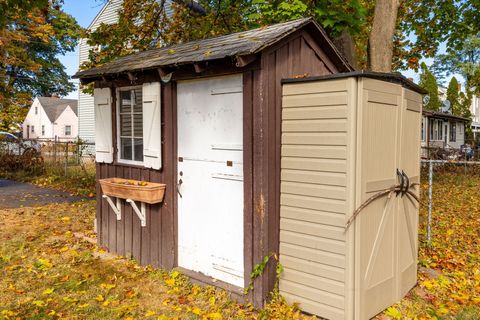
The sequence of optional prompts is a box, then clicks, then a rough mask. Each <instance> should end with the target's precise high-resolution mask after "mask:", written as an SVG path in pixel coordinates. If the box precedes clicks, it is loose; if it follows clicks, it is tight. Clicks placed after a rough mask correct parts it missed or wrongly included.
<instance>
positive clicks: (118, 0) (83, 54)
mask: <svg viewBox="0 0 480 320" xmlns="http://www.w3.org/2000/svg"><path fill="white" fill-rule="evenodd" d="M122 3H123V1H122V0H110V1H109V2H108V3H107V4H106V5H105V7H104V8H103V9H102V10H101V11H100V13H99V14H98V15H97V16H96V17H95V19H94V20H93V22H92V24H91V25H90V27H89V29H90V30H95V29H96V28H98V26H100V24H101V23H106V24H113V23H115V22H117V20H118V11H119V10H120V8H121V6H122ZM91 48H92V47H90V46H89V45H87V43H86V40H85V39H82V40H81V41H80V48H79V52H80V57H79V59H80V65H82V63H84V62H85V61H87V60H88V53H89V51H90V49H91ZM78 123H79V127H78V136H79V137H80V138H81V139H82V140H85V141H87V142H94V141H95V114H94V108H93V97H92V96H91V95H88V94H84V93H82V92H81V91H80V92H79V94H78ZM94 151H95V148H94V147H93V146H92V147H91V148H89V149H88V150H87V152H88V153H93V152H94Z"/></svg>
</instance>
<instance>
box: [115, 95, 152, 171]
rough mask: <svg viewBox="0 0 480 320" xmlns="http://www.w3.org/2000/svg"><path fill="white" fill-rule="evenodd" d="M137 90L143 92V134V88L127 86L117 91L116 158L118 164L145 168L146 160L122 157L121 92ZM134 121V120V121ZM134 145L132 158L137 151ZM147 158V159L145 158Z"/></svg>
mask: <svg viewBox="0 0 480 320" xmlns="http://www.w3.org/2000/svg"><path fill="white" fill-rule="evenodd" d="M135 89H140V90H141V91H142V132H143V86H142V85H137V86H127V87H117V88H116V89H115V97H116V100H117V101H116V103H115V123H116V130H115V131H116V133H115V136H116V139H117V141H116V143H115V145H116V148H117V150H116V151H117V156H116V162H117V163H120V164H128V165H133V166H143V165H144V162H145V161H144V159H142V161H136V160H128V159H122V158H121V155H122V152H121V150H122V149H121V145H120V143H121V138H120V103H121V101H120V91H126V90H135ZM132 121H133V119H132ZM133 132H134V127H133V125H132V134H133ZM143 136H144V134H143V135H142V141H143ZM143 142H144V143H145V141H143ZM134 149H135V148H134V145H132V157H134V154H135V150H134ZM144 158H145V157H144Z"/></svg>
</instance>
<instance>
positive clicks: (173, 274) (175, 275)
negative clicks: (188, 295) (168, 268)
mask: <svg viewBox="0 0 480 320" xmlns="http://www.w3.org/2000/svg"><path fill="white" fill-rule="evenodd" d="M179 275H180V272H178V271H176V270H175V271H172V273H171V274H170V276H171V277H172V279H176V278H178V276H179Z"/></svg>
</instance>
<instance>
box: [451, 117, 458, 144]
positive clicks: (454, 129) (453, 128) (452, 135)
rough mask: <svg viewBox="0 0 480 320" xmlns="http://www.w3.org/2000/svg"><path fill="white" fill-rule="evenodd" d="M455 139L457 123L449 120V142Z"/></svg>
mask: <svg viewBox="0 0 480 320" xmlns="http://www.w3.org/2000/svg"><path fill="white" fill-rule="evenodd" d="M456 141H457V124H456V123H455V122H450V142H456Z"/></svg>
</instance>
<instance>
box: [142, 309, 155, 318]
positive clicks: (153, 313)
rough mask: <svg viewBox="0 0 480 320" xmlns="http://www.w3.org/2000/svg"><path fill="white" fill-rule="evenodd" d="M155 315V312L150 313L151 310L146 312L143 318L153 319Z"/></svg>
mask: <svg viewBox="0 0 480 320" xmlns="http://www.w3.org/2000/svg"><path fill="white" fill-rule="evenodd" d="M156 314H157V313H156V312H155V311H152V310H148V311H147V312H146V313H145V317H153V316H154V315H156Z"/></svg>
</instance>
